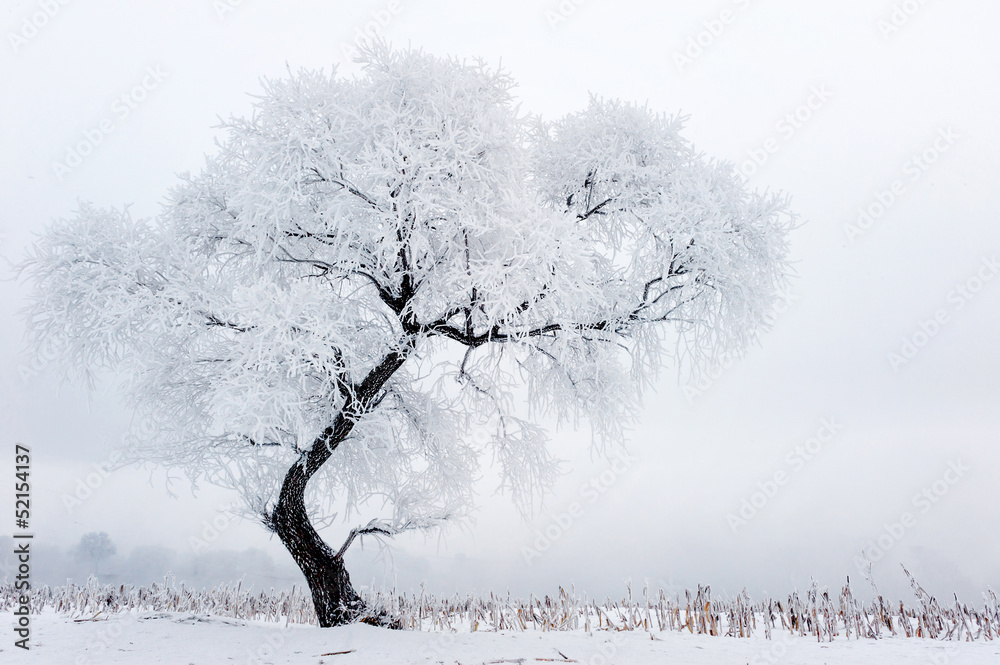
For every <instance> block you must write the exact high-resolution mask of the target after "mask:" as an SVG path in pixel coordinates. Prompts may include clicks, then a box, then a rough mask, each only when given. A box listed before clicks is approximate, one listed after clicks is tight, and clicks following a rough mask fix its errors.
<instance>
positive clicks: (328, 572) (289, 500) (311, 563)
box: [271, 464, 365, 628]
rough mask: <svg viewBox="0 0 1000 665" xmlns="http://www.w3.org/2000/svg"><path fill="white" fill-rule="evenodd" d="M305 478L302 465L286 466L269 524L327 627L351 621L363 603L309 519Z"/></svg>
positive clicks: (320, 620) (337, 560) (361, 609)
mask: <svg viewBox="0 0 1000 665" xmlns="http://www.w3.org/2000/svg"><path fill="white" fill-rule="evenodd" d="M307 482H308V478H307V477H306V475H305V469H304V468H303V465H301V464H296V465H295V466H293V467H292V468H291V469H289V471H288V474H287V475H286V476H285V482H284V483H283V485H282V488H281V497H280V499H279V500H278V505H277V507H276V508H275V510H274V512H273V513H272V514H271V525H272V527H273V528H274V531H275V533H277V534H278V537H279V538H280V539H281V542H282V543H283V544H284V546H285V547H286V548H287V549H288V552H289V553H290V554H291V555H292V558H293V559H295V563H296V564H298V566H299V568H300V569H301V570H302V574H303V575H305V578H306V582H308V583H309V590H310V591H311V592H312V599H313V606H314V607H315V608H316V619H317V620H318V621H319V625H320V626H322V627H323V628H328V627H330V626H341V625H343V624H346V623H352V622H354V621H357V620H358V619H359V618H360V617H361V616H362V614H363V613H364V610H365V604H364V601H362V600H361V597H360V596H359V595H358V594H357V592H356V591H355V590H354V587H353V586H351V578H350V576H349V575H348V574H347V569H346V568H345V567H344V559H343V557H341V556H337V554H336V553H335V552H334V551H333V550H332V549H331V548H330V546H329V545H327V544H326V543H325V542H323V539H322V538H320V536H319V534H318V533H317V532H316V529H314V528H313V526H312V524H310V522H309V516H308V515H307V514H306V506H305V488H306V483H307Z"/></svg>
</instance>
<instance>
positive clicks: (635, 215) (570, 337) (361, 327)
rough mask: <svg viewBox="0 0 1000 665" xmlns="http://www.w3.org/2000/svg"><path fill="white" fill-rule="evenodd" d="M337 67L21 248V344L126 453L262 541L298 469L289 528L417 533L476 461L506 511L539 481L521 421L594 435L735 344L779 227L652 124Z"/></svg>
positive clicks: (537, 442) (267, 85)
mask: <svg viewBox="0 0 1000 665" xmlns="http://www.w3.org/2000/svg"><path fill="white" fill-rule="evenodd" d="M363 58H364V73H363V75H361V76H359V77H357V78H353V79H348V78H343V77H338V76H337V75H336V72H334V74H331V75H326V74H324V73H322V72H316V71H302V72H300V73H298V74H295V75H291V76H289V77H288V78H285V79H279V80H268V81H265V82H264V91H263V94H262V95H261V96H260V97H259V98H258V99H257V100H256V103H255V107H254V111H253V114H252V116H250V117H249V118H233V119H231V120H229V121H228V122H227V123H226V124H225V126H224V127H225V131H226V137H225V139H224V140H223V141H222V142H221V144H220V148H219V150H218V153H217V154H216V155H214V156H212V157H210V158H209V159H208V161H207V164H206V166H205V168H204V170H203V171H202V172H201V173H200V174H198V175H194V176H190V175H186V176H184V177H183V178H182V182H181V184H180V185H178V186H177V187H176V188H174V189H173V191H172V192H171V193H170V195H169V197H168V200H167V201H166V203H165V204H164V205H163V208H162V210H161V212H160V213H159V214H158V215H157V216H155V217H154V218H150V219H134V218H133V217H132V216H131V215H130V213H129V212H128V209H127V208H125V209H118V210H116V209H103V208H98V207H95V206H92V205H90V204H82V205H81V206H80V209H79V211H78V212H77V213H76V214H75V216H74V217H72V218H70V219H66V220H60V221H58V222H56V223H54V224H53V225H52V226H51V227H50V228H49V229H48V231H47V232H46V233H45V235H44V236H43V237H42V238H41V239H40V240H39V241H38V242H37V243H36V244H35V246H34V249H33V251H32V253H31V255H30V257H29V259H28V262H27V264H26V270H27V271H28V273H29V274H30V276H31V277H32V278H33V280H34V283H35V285H36V292H35V293H36V295H35V297H34V300H33V304H32V306H31V309H30V312H29V319H30V326H29V329H30V333H31V335H32V336H33V339H34V341H35V342H36V343H37V344H39V345H41V344H46V345H51V346H54V347H56V348H58V349H60V350H61V351H62V352H63V354H64V356H65V357H66V358H68V359H69V360H71V361H73V364H74V365H75V366H76V367H79V368H82V369H83V370H84V371H85V372H93V371H95V370H101V369H105V368H112V369H115V370H117V371H120V372H123V373H124V376H126V377H127V384H126V389H127V393H128V395H129V397H130V400H131V405H132V406H133V407H134V408H135V409H136V410H137V411H138V412H139V413H140V414H141V415H142V422H143V428H142V436H139V437H136V439H135V441H134V446H133V450H132V453H133V459H141V460H148V461H152V462H156V463H161V464H164V465H168V466H171V467H179V468H181V469H183V470H185V471H186V472H187V474H188V476H189V477H190V478H192V479H193V480H196V481H197V480H208V481H210V482H213V483H218V484H222V485H226V486H230V487H234V488H237V489H239V490H240V492H241V493H242V495H243V497H244V498H245V499H246V503H247V507H248V508H249V510H251V511H252V512H254V513H255V514H257V515H259V516H262V517H263V519H264V520H265V522H266V521H267V519H268V516H269V515H270V514H271V512H272V511H273V510H274V507H275V502H276V501H277V497H278V494H279V492H280V488H281V485H282V481H283V478H284V477H285V475H286V473H287V472H288V470H289V468H291V467H293V466H295V465H296V464H299V465H305V466H306V467H309V465H310V464H312V465H314V466H315V467H316V468H307V474H308V475H307V476H306V477H307V478H308V477H309V476H311V475H312V473H315V474H316V476H315V478H316V479H315V480H313V481H311V482H310V483H309V488H308V490H309V491H308V496H309V497H310V502H311V504H312V505H313V508H314V510H315V511H316V512H315V514H317V515H319V514H321V513H322V512H323V511H326V513H327V514H328V513H329V512H331V511H334V510H341V509H343V508H346V509H347V510H348V513H349V512H350V511H351V510H353V509H357V508H362V507H365V506H375V507H376V508H378V509H379V510H381V511H383V512H382V516H383V517H385V518H386V520H387V521H386V524H387V525H391V528H392V529H398V528H406V527H407V526H411V525H424V524H428V523H431V522H433V521H435V520H437V519H440V518H444V517H448V516H453V515H457V514H461V512H462V511H463V510H464V509H465V508H466V507H467V506H468V505H469V503H470V499H471V488H472V486H473V481H474V479H475V478H476V477H477V473H478V469H479V468H480V465H481V461H482V459H483V457H484V456H492V458H493V460H494V462H495V464H496V465H497V467H498V469H499V470H500V474H501V477H502V483H503V486H504V487H505V488H506V489H509V490H510V491H511V492H512V494H513V496H514V498H515V500H517V501H518V502H521V503H522V504H523V503H526V502H527V501H529V500H530V498H531V497H532V496H535V495H536V492H537V490H539V489H542V488H544V487H546V486H547V485H548V484H549V483H550V482H551V481H552V479H553V478H554V474H555V472H556V466H555V464H554V460H553V459H552V457H551V455H550V454H549V452H548V450H547V448H546V445H545V441H546V434H545V432H544V430H543V429H542V428H541V427H540V426H539V425H538V423H539V422H540V419H542V418H545V417H548V416H555V417H557V418H558V419H560V420H562V421H569V422H576V421H577V420H578V419H579V418H580V417H581V416H583V417H586V418H587V419H588V420H589V422H590V424H591V427H592V431H593V433H594V438H595V441H597V442H598V443H602V442H608V441H616V440H618V439H619V438H620V437H621V435H622V431H621V428H622V427H623V425H625V424H627V423H628V422H629V419H630V417H631V416H632V414H633V413H634V411H635V407H636V406H637V405H638V404H639V398H640V396H641V393H642V390H643V388H644V387H645V386H647V385H648V382H649V381H650V380H651V379H652V377H654V376H655V374H656V372H657V370H658V369H659V368H660V367H661V366H662V365H663V363H665V362H670V361H672V360H674V361H676V360H683V359H685V358H687V359H690V360H692V361H695V362H697V361H699V360H705V359H709V360H710V359H712V358H714V357H716V356H717V355H718V354H719V353H721V352H728V351H731V350H735V351H739V350H740V349H743V348H745V347H746V345H747V344H748V343H749V342H751V341H752V340H753V339H754V338H755V336H756V335H757V333H758V331H759V330H760V328H761V325H762V323H763V322H764V320H765V317H766V316H767V315H768V313H769V310H770V308H771V306H772V304H773V302H774V301H775V298H776V294H777V293H778V291H779V290H780V288H781V287H782V284H783V281H784V280H785V279H786V276H787V274H788V271H789V267H788V259H787V235H788V231H789V230H790V229H791V228H792V226H793V225H794V217H793V215H792V214H791V213H790V212H789V210H788V202H787V199H786V198H785V197H783V196H781V195H779V194H770V193H760V192H756V191H752V190H750V189H749V188H748V187H747V186H746V185H745V183H744V182H743V181H742V180H741V178H740V176H739V175H738V174H737V173H736V172H735V170H734V169H733V167H732V166H731V165H730V164H728V163H723V162H719V161H715V160H712V159H709V158H707V157H705V156H704V155H702V154H700V153H698V152H696V151H695V149H694V148H693V147H692V146H691V144H690V143H689V142H688V141H686V140H685V139H684V138H682V137H681V135H680V130H681V127H682V120H681V119H680V118H677V117H668V116H665V115H661V114H657V113H654V112H653V111H651V110H649V109H648V108H645V107H641V106H635V105H631V104H626V103H621V102H618V101H609V100H605V99H601V98H597V97H593V98H591V100H590V103H589V105H588V106H587V108H586V109H584V110H583V111H580V112H578V113H572V114H570V115H567V116H566V117H564V118H562V119H559V120H556V121H546V120H543V119H541V118H538V117H535V116H532V115H529V114H525V113H522V112H521V111H520V109H519V107H518V106H517V105H516V103H515V100H514V98H513V95H512V89H513V87H514V83H513V81H512V80H511V79H510V77H509V76H508V75H507V74H506V73H505V72H503V71H498V70H496V69H492V68H490V67H489V66H487V65H486V64H484V63H482V62H466V61H460V60H456V59H443V58H438V57H434V56H431V55H428V54H425V53H422V52H417V51H393V50H391V49H389V48H387V47H385V46H383V45H374V46H371V47H369V48H367V49H366V50H365V51H364V53H363ZM519 386H524V387H525V388H526V393H525V394H527V395H528V400H527V405H526V406H525V405H524V404H522V403H521V402H522V400H521V399H520V395H521V393H520V392H519V390H520V388H519ZM337 423H341V424H343V423H349V426H348V427H347V429H346V430H343V429H342V430H340V431H341V433H343V432H344V431H346V432H348V433H347V434H346V435H345V436H344V437H342V441H337V444H336V454H332V453H333V452H334V451H333V447H334V445H333V444H331V441H333V440H334V438H335V434H336V432H335V430H336V428H337V427H338V426H340V425H338V424H337ZM477 428H479V429H477ZM472 432H481V433H485V434H484V435H481V436H473V435H472ZM324 446H325V447H326V448H328V450H326V451H323V452H324V454H322V455H319V453H318V452H317V450H318V448H322V447H324ZM310 460H313V461H310ZM319 460H321V461H319ZM338 506H339V508H338ZM387 528H389V527H387Z"/></svg>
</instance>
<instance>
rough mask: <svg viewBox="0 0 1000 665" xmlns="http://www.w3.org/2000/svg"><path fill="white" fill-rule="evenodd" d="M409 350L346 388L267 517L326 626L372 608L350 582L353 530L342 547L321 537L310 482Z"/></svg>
mask: <svg viewBox="0 0 1000 665" xmlns="http://www.w3.org/2000/svg"><path fill="white" fill-rule="evenodd" d="M407 351H408V349H406V350H403V351H399V352H394V353H390V354H389V355H388V356H386V357H385V358H383V360H382V362H380V363H379V364H378V365H377V366H376V367H375V368H374V369H373V370H372V371H371V372H369V374H368V376H367V377H365V380H364V381H362V382H361V383H360V384H358V385H356V386H351V389H350V390H349V391H347V392H348V398H347V403H346V404H345V405H344V408H343V409H342V410H341V412H340V413H339V414H338V415H337V417H336V419H335V420H334V423H333V424H332V425H330V426H329V427H327V428H326V430H325V431H324V432H323V433H322V434H321V435H320V436H319V437H318V438H317V439H316V441H315V442H314V443H313V446H312V449H311V450H310V451H309V453H308V454H307V455H305V456H304V458H303V459H302V460H301V461H299V462H296V463H295V464H294V465H292V468H290V469H289V470H288V473H287V474H286V475H285V480H284V482H283V483H282V485H281V494H280V496H279V497H278V503H277V505H276V506H275V507H274V511H272V512H271V514H270V515H269V516H268V517H267V522H268V525H269V526H270V527H271V529H273V530H274V532H275V533H276V534H277V535H278V538H280V539H281V542H282V544H284V546H285V547H286V548H287V549H288V552H289V553H290V554H291V555H292V558H293V559H295V563H296V564H298V566H299V568H300V569H301V570H302V574H303V575H305V578H306V582H308V584H309V590H310V591H311V592H312V599H313V605H314V607H315V608H316V618H317V620H318V621H319V625H320V626H321V627H323V628H329V627H331V626H341V625H344V624H347V623H352V622H355V621H358V620H360V619H362V618H364V617H366V615H367V614H368V608H367V607H366V606H365V602H364V601H363V600H362V599H361V596H359V595H358V593H357V592H356V591H355V590H354V587H353V586H351V578H350V575H348V574H347V568H346V567H345V566H344V557H343V554H344V551H345V550H346V549H347V546H348V545H349V544H350V541H351V540H352V539H353V533H352V538H350V539H348V542H347V543H345V545H344V547H343V548H341V551H340V552H334V551H333V549H331V548H330V546H329V545H327V544H326V543H325V542H324V541H323V539H322V538H321V537H320V535H319V533H317V532H316V529H315V528H313V525H312V524H311V523H310V521H309V515H308V513H307V512H306V505H305V490H306V484H307V483H308V482H309V479H310V478H312V476H313V475H314V474H315V473H316V472H317V471H318V470H319V469H320V468H321V467H322V466H323V464H325V463H326V461H327V460H328V459H330V456H331V455H332V454H333V452H334V450H336V448H337V446H339V445H340V443H341V442H342V441H343V440H344V439H345V438H347V435H348V434H350V433H351V430H352V429H354V423H355V422H356V421H357V420H358V419H359V418H361V417H363V416H364V414H365V413H366V412H367V411H368V410H369V408H371V406H372V405H373V404H375V403H376V402H377V399H376V397H377V395H378V393H379V392H380V391H381V389H382V386H383V385H385V382H386V381H388V379H389V377H391V376H392V374H393V373H394V372H395V371H396V370H397V369H399V368H400V367H401V366H402V364H403V362H404V361H405V360H406V354H407ZM373 619H375V620H376V621H377V622H378V623H383V624H388V623H389V621H387V620H386V618H385V617H373Z"/></svg>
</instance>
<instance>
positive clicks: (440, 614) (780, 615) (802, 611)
mask: <svg viewBox="0 0 1000 665" xmlns="http://www.w3.org/2000/svg"><path fill="white" fill-rule="evenodd" d="M907 575H908V576H909V573H907ZM910 581H911V584H912V586H913V589H914V593H915V594H916V596H917V598H918V601H919V606H918V607H915V608H908V607H906V606H904V604H903V603H902V602H899V603H898V604H896V603H889V602H887V601H885V600H884V599H883V598H882V597H881V596H878V597H877V599H875V600H873V601H872V602H870V603H868V604H864V603H862V602H860V601H858V600H857V599H856V598H855V597H854V593H853V591H852V590H851V587H850V583H849V582H848V584H847V585H845V586H844V587H843V589H842V590H841V592H840V594H839V596H837V597H836V598H832V597H831V596H830V594H829V592H828V591H825V590H822V589H820V588H819V586H818V585H817V584H816V583H815V582H814V583H813V586H812V588H811V589H810V590H809V591H808V592H807V593H806V594H805V595H804V596H800V595H799V594H798V593H793V594H792V595H790V596H789V597H788V598H787V599H786V600H784V601H778V600H773V599H770V598H767V599H764V600H761V601H756V602H755V601H753V600H751V599H750V597H749V595H748V594H747V593H746V591H744V592H742V593H741V594H739V595H738V596H736V597H735V598H733V599H731V600H719V599H713V598H712V592H711V588H710V587H707V586H704V587H703V586H699V587H698V589H697V590H696V591H694V592H692V591H685V592H684V595H683V597H681V595H680V594H677V595H675V596H674V597H673V598H669V597H668V596H667V594H666V593H664V592H663V591H659V592H656V593H650V591H649V589H648V588H645V587H644V588H643V590H642V594H641V597H639V598H633V594H632V589H631V587H629V588H628V590H627V594H626V596H625V597H624V598H622V599H620V600H611V599H606V600H604V601H601V602H596V601H592V600H588V599H587V598H586V597H580V596H577V595H576V594H575V593H573V592H567V591H566V590H565V589H562V588H560V590H559V593H558V595H556V596H554V597H551V596H545V597H544V598H536V597H535V596H531V597H529V598H528V599H512V598H511V597H510V596H509V595H508V596H506V597H498V596H496V595H494V594H490V595H489V597H484V596H467V597H464V598H461V597H458V596H454V597H449V598H438V597H435V596H432V595H429V594H424V593H420V594H419V595H417V594H397V593H392V592H381V591H376V592H370V593H367V594H365V595H366V600H367V601H368V602H369V604H370V605H371V606H372V607H373V608H378V609H379V610H381V611H386V612H388V613H390V614H391V615H392V616H394V617H397V619H398V623H399V625H401V626H402V627H403V628H405V629H408V630H423V631H444V632H451V631H515V632H517V631H529V630H539V631H561V630H583V631H588V632H590V631H646V632H650V633H652V632H660V631H688V632H690V633H697V634H706V635H720V636H721V635H724V636H730V637H749V636H751V635H754V634H759V633H760V632H763V634H764V636H765V637H766V638H768V639H770V638H771V635H772V632H774V631H779V632H787V633H791V634H796V635H800V636H815V638H816V639H817V640H818V641H832V640H833V639H834V638H835V637H841V636H843V637H844V638H846V639H851V638H854V639H860V638H873V639H878V638H882V637H887V636H897V637H917V638H931V639H942V640H960V641H961V640H970V641H971V640H981V639H985V640H993V639H996V638H997V637H998V636H1000V612H998V607H997V597H996V595H995V594H994V593H993V592H992V591H990V592H988V593H987V594H984V605H983V607H982V608H981V609H975V608H970V607H969V606H968V605H964V604H962V603H960V602H959V601H958V598H957V597H956V598H955V601H954V603H948V602H946V603H940V602H938V601H937V600H936V599H935V598H933V597H931V596H930V595H929V594H927V593H926V592H925V591H924V590H923V589H922V588H921V587H920V585H919V584H917V582H916V580H914V579H913V578H912V576H911V577H910ZM16 597H17V594H16V592H15V590H14V588H13V586H12V585H9V584H6V585H3V586H0V611H4V612H9V611H11V610H12V609H13V607H14V604H15V601H16ZM30 601H31V608H32V612H34V613H40V612H42V611H43V610H51V611H55V612H58V613H62V614H66V615H69V616H72V617H74V618H93V617H95V616H104V615H108V614H114V613H117V612H122V611H131V612H186V613H194V614H212V615H216V616H223V617H233V618H237V619H245V620H258V621H271V622H283V623H285V624H286V625H287V624H289V623H304V624H309V623H312V624H315V623H316V619H315V613H314V611H313V607H312V601H311V599H310V597H309V594H308V593H307V592H304V591H303V590H302V589H296V588H293V589H292V591H290V592H289V591H274V590H271V591H270V592H264V591H253V590H250V589H243V588H242V587H241V586H240V585H236V586H229V585H221V586H218V587H216V588H214V589H211V590H195V589H188V588H186V587H185V585H184V584H180V585H179V586H178V585H177V584H175V583H173V582H172V581H171V580H169V579H167V580H164V583H163V584H153V585H152V586H148V587H136V586H132V585H121V586H102V585H100V584H98V583H97V581H96V580H94V579H93V578H91V579H90V580H89V581H88V583H87V584H86V585H83V586H77V585H72V584H71V585H67V586H62V587H55V588H49V587H41V588H37V589H32V590H31V592H30Z"/></svg>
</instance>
